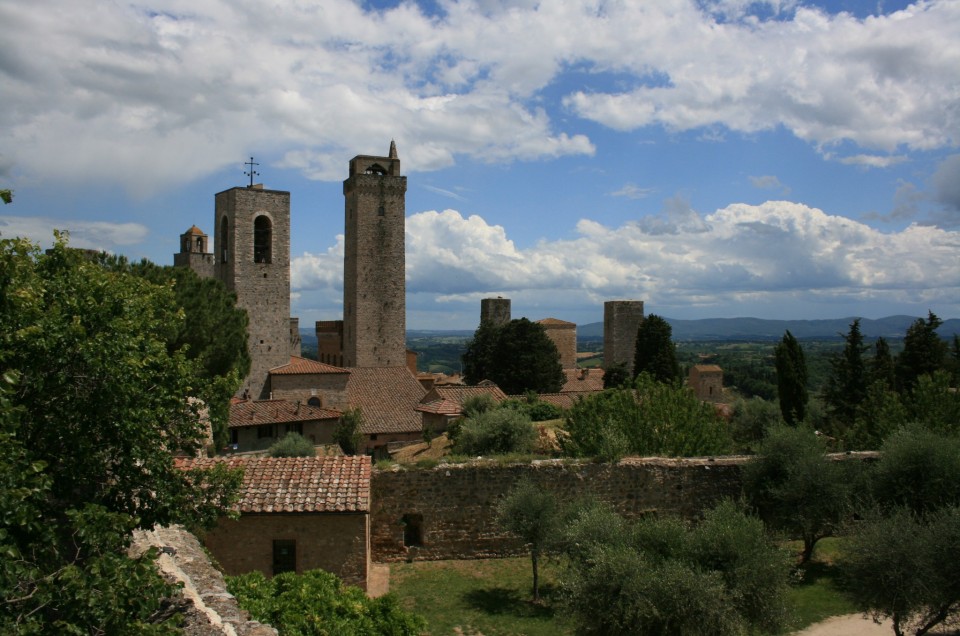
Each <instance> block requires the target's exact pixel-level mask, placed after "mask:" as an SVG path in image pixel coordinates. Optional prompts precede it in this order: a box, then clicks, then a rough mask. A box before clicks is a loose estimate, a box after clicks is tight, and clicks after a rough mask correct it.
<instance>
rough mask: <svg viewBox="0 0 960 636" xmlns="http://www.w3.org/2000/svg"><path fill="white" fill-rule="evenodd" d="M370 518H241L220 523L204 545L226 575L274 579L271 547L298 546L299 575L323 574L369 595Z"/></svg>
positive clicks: (355, 515)
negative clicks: (281, 542)
mask: <svg viewBox="0 0 960 636" xmlns="http://www.w3.org/2000/svg"><path fill="white" fill-rule="evenodd" d="M368 523H369V517H368V515H367V514H366V513H302V512H300V513H277V512H273V513H269V514H243V515H241V516H240V518H239V519H226V518H223V519H220V521H219V522H218V523H217V526H216V528H214V529H213V530H210V531H209V532H208V533H207V535H206V537H204V545H206V547H207V549H208V550H210V552H211V553H213V556H214V557H215V558H216V559H217V561H219V562H220V565H221V566H222V567H223V571H224V572H225V573H226V574H229V575H232V576H235V575H237V574H243V573H245V572H251V571H253V570H259V571H261V572H263V573H264V574H266V575H267V576H272V575H273V542H274V541H275V540H292V541H295V542H296V564H297V566H296V567H297V572H298V573H300V574H302V573H303V572H306V571H307V570H315V569H317V568H322V569H324V570H326V571H328V572H333V573H334V574H336V575H337V576H339V577H340V578H342V579H343V580H344V582H345V583H347V584H348V585H357V586H360V587H362V588H363V589H366V587H367V574H368V572H369V569H370V545H369V542H368V536H369V534H368V532H367V529H368Z"/></svg>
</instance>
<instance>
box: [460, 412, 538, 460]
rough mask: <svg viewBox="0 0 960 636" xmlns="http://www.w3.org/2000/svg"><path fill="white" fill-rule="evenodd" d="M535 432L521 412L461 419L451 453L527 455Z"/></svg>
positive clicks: (493, 413)
mask: <svg viewBox="0 0 960 636" xmlns="http://www.w3.org/2000/svg"><path fill="white" fill-rule="evenodd" d="M536 439H537V433H536V431H535V430H534V428H533V425H532V424H531V422H530V418H528V417H527V416H526V415H524V414H523V413H520V412H518V411H514V410H512V409H496V410H493V411H487V412H485V413H480V414H479V415H476V416H474V417H470V418H467V419H465V420H463V423H462V424H461V426H460V433H459V435H458V436H457V441H456V443H455V445H454V451H455V452H456V453H458V454H462V455H503V454H505V453H529V452H531V451H532V450H533V447H534V443H535V442H536Z"/></svg>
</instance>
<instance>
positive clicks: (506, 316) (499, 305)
mask: <svg viewBox="0 0 960 636" xmlns="http://www.w3.org/2000/svg"><path fill="white" fill-rule="evenodd" d="M485 322H489V323H491V324H494V325H497V326H498V327H499V326H500V325H505V324H507V323H508V322H510V299H509V298H503V297H502V296H497V297H496V298H481V299H480V323H481V324H483V323H485Z"/></svg>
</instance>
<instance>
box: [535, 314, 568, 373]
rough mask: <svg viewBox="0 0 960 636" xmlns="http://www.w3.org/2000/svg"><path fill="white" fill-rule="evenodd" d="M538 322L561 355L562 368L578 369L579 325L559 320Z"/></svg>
mask: <svg viewBox="0 0 960 636" xmlns="http://www.w3.org/2000/svg"><path fill="white" fill-rule="evenodd" d="M537 322H539V323H540V325H541V326H542V327H543V329H544V331H546V333H547V337H548V338H550V340H551V341H553V344H554V346H555V347H556V348H557V352H558V353H560V367H561V368H562V369H576V368H577V325H575V324H574V323H572V322H565V321H559V320H553V321H551V320H538V321H537Z"/></svg>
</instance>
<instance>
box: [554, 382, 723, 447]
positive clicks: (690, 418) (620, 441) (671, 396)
mask: <svg viewBox="0 0 960 636" xmlns="http://www.w3.org/2000/svg"><path fill="white" fill-rule="evenodd" d="M565 427H566V431H567V433H568V436H567V437H566V438H564V441H563V447H564V450H565V452H566V453H568V454H571V455H574V456H578V457H600V458H602V459H605V460H608V461H612V460H616V459H619V458H620V457H622V456H624V455H626V454H635V455H641V456H643V455H665V456H670V457H691V456H697V455H718V454H723V453H725V452H727V451H729V449H730V447H731V445H732V443H731V439H730V434H729V432H728V431H727V427H726V424H725V423H724V422H723V421H722V420H721V419H720V417H719V416H718V415H717V413H716V411H715V410H714V408H713V407H712V406H711V405H709V404H706V403H704V402H701V401H700V400H698V399H697V398H696V396H694V395H693V392H691V391H690V390H689V389H687V388H686V387H682V386H680V385H679V384H664V383H662V382H659V381H657V380H655V379H654V378H653V377H652V376H650V375H648V374H643V375H641V376H640V377H639V378H637V379H636V381H635V383H634V386H633V389H632V390H631V389H627V388H623V389H607V390H606V391H604V392H603V393H597V394H594V395H590V396H587V397H585V398H583V399H581V400H577V402H576V403H575V404H574V405H573V407H572V408H571V409H570V411H569V412H568V414H567V419H566V424H565Z"/></svg>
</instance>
